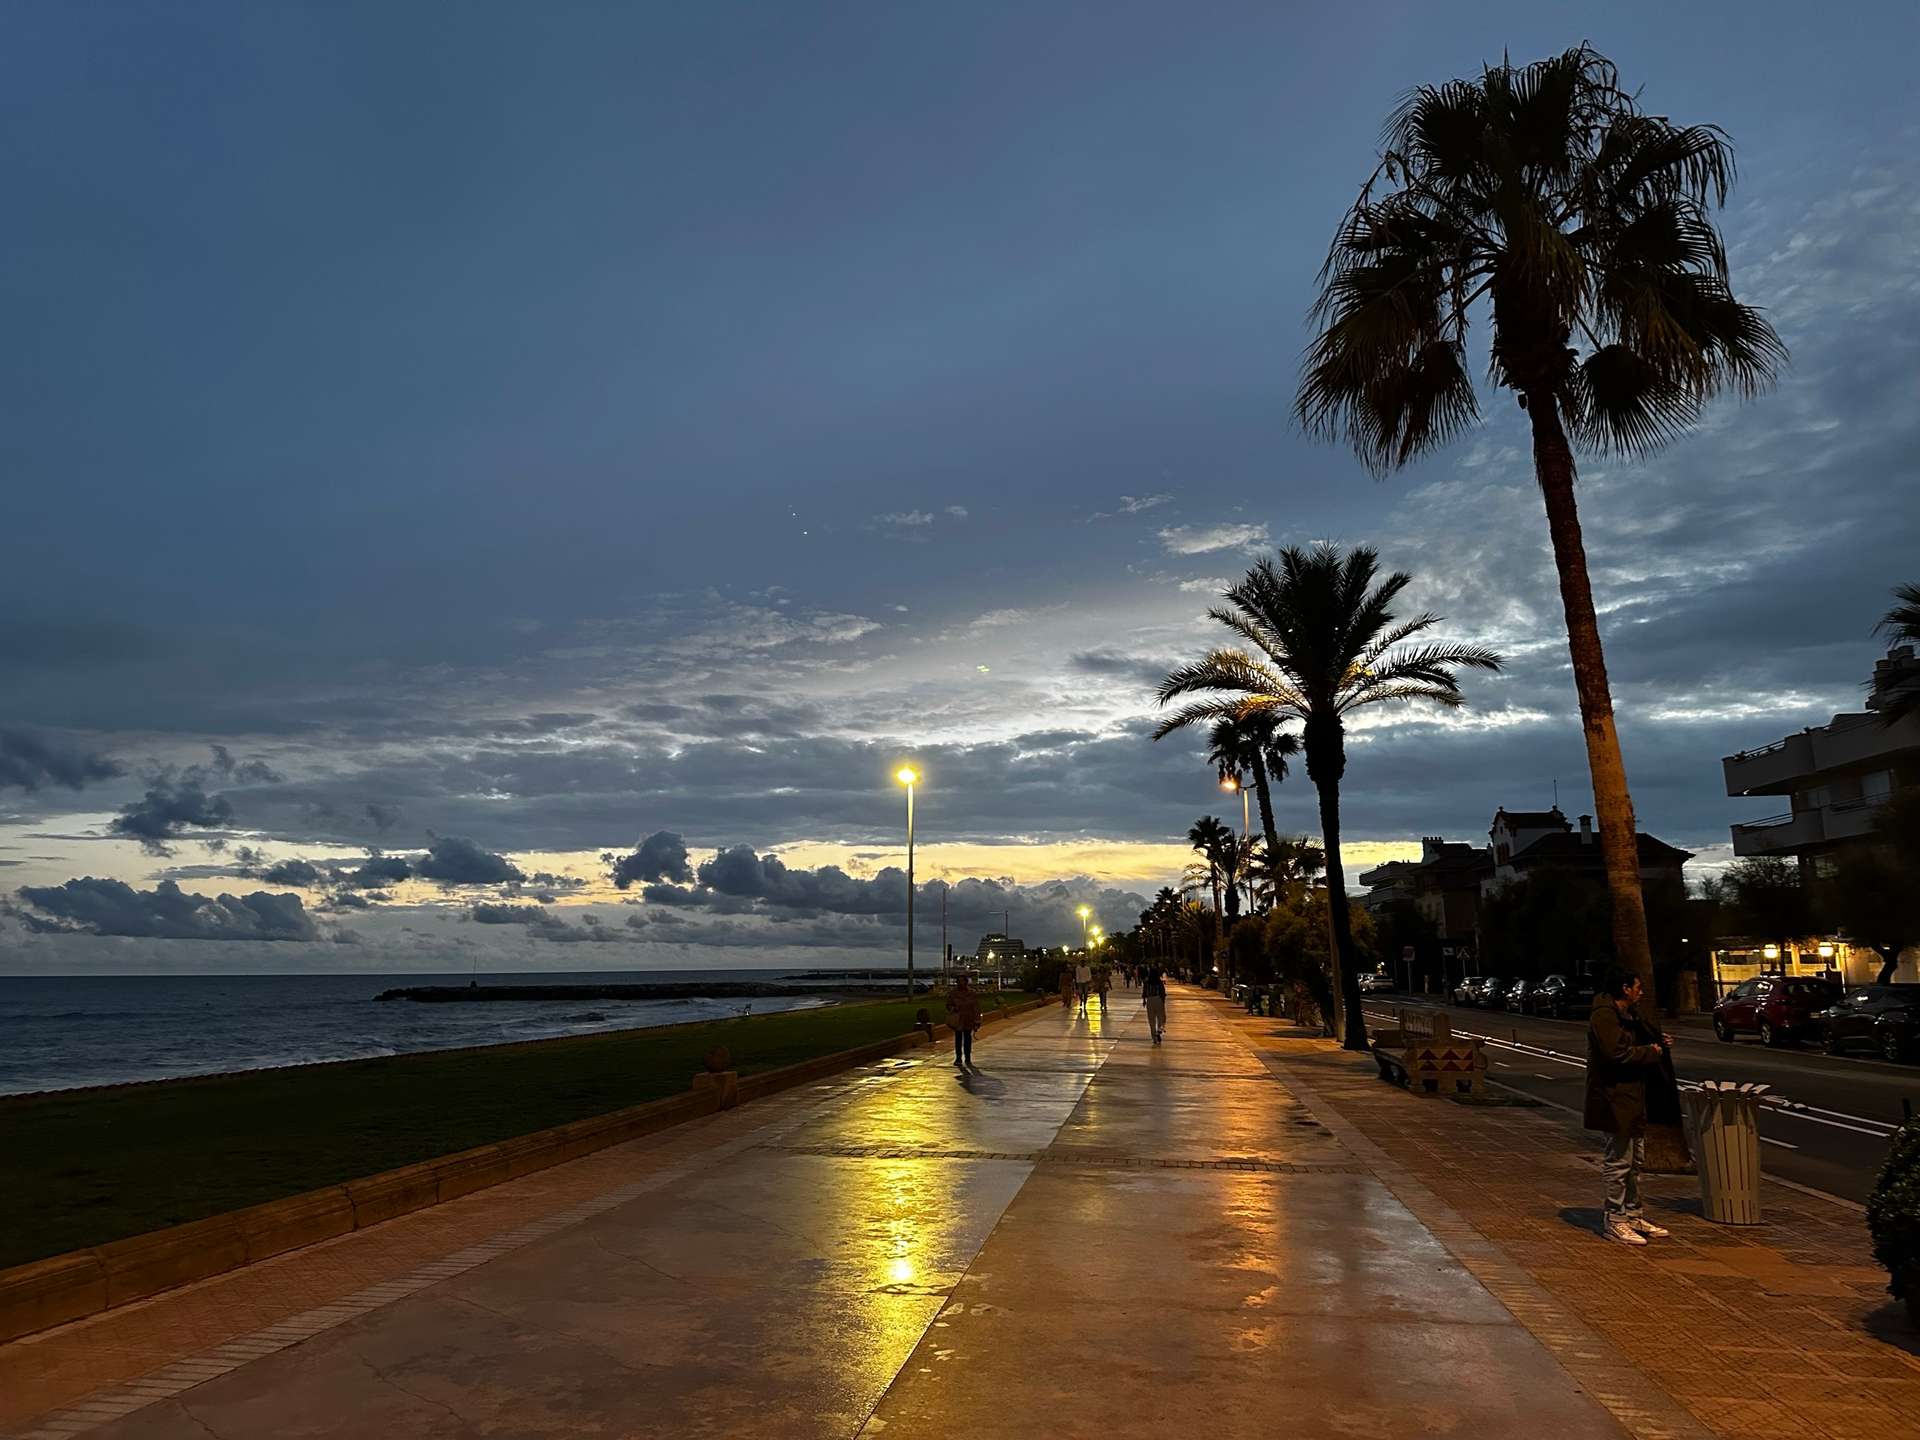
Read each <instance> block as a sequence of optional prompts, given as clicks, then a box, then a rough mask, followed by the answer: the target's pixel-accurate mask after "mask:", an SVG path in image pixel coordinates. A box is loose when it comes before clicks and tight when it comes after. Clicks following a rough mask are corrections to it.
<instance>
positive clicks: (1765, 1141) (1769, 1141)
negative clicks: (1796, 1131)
mask: <svg viewBox="0 0 1920 1440" xmlns="http://www.w3.org/2000/svg"><path fill="white" fill-rule="evenodd" d="M1760 1143H1761V1144H1762V1145H1778V1146H1779V1147H1780V1148H1781V1149H1782V1150H1798V1149H1799V1148H1800V1147H1799V1146H1798V1145H1790V1144H1788V1143H1787V1142H1786V1141H1785V1140H1776V1139H1774V1138H1773V1137H1772V1136H1771V1135H1762V1136H1761V1137H1760Z"/></svg>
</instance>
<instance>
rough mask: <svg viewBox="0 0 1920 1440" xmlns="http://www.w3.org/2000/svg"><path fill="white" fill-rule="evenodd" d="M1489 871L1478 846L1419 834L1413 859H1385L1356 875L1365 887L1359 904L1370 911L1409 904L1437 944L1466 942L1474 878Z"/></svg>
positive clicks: (1476, 885) (1474, 905) (1475, 902)
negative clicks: (1383, 862) (1365, 890)
mask: <svg viewBox="0 0 1920 1440" xmlns="http://www.w3.org/2000/svg"><path fill="white" fill-rule="evenodd" d="M1491 870H1492V861H1491V859H1490V858H1489V852H1488V850H1487V849H1486V848H1485V847H1484V846H1476V845H1470V844H1468V843H1467V842H1466V841H1464V840H1443V839H1441V838H1440V837H1439V836H1438V835H1426V836H1422V837H1421V840H1420V858H1419V859H1418V860H1389V861H1388V862H1387V863H1386V864H1384V865H1376V866H1375V867H1374V868H1373V869H1371V870H1368V871H1365V872H1363V873H1362V874H1361V876H1360V883H1361V884H1362V885H1364V886H1366V887H1367V893H1366V896H1365V898H1364V899H1363V900H1362V901H1361V903H1362V904H1363V905H1365V906H1366V907H1367V909H1368V910H1369V911H1371V912H1372V913H1373V914H1375V915H1379V914H1380V913H1382V912H1383V911H1385V910H1386V909H1387V908H1388V907H1389V906H1391V905H1395V904H1401V903H1404V904H1408V905H1411V906H1412V907H1413V910H1414V913H1415V914H1417V915H1419V916H1420V918H1421V919H1423V920H1425V921H1426V922H1427V923H1428V924H1430V925H1432V926H1433V933H1434V934H1435V935H1436V936H1438V937H1440V938H1441V940H1442V941H1443V943H1447V944H1462V945H1470V944H1472V943H1473V933H1474V929H1475V927H1476V923H1477V922H1476V911H1477V909H1478V906H1479V902H1480V882H1481V880H1482V879H1483V878H1484V877H1485V876H1486V875H1487V874H1488V873H1490V872H1491Z"/></svg>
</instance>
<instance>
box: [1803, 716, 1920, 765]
mask: <svg viewBox="0 0 1920 1440" xmlns="http://www.w3.org/2000/svg"><path fill="white" fill-rule="evenodd" d="M1807 738H1809V739H1811V740H1812V741H1813V759H1812V763H1811V764H1810V765H1809V766H1808V767H1807V768H1808V769H1809V770H1871V769H1879V768H1883V767H1885V766H1887V765H1889V764H1891V763H1892V762H1893V760H1894V758H1895V757H1896V756H1899V755H1903V754H1910V753H1912V752H1914V751H1917V750H1920V715H1910V716H1908V717H1907V718H1906V719H1905V720H1902V721H1901V722H1900V723H1899V724H1897V725H1885V724H1882V723H1881V721H1880V717H1879V716H1878V715H1872V714H1868V715H1836V716H1834V717H1833V723H1832V724H1831V725H1823V726H1821V727H1820V728H1819V729H1818V730H1813V731H1810V732H1808V736H1807Z"/></svg>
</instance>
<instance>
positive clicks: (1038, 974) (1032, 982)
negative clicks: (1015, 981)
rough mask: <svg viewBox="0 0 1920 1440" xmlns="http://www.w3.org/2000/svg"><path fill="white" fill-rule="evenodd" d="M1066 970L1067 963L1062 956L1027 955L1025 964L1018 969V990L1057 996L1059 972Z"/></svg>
mask: <svg viewBox="0 0 1920 1440" xmlns="http://www.w3.org/2000/svg"><path fill="white" fill-rule="evenodd" d="M1066 968H1067V962H1066V959H1065V957H1063V956H1060V955H1029V956H1028V957H1027V959H1026V963H1024V964H1023V965H1021V967H1020V988H1021V989H1022V990H1033V991H1037V992H1038V993H1040V994H1042V995H1057V994H1058V993H1059V992H1060V972H1061V971H1062V970H1064V969H1066Z"/></svg>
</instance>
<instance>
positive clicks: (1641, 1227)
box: [1627, 1215, 1673, 1240]
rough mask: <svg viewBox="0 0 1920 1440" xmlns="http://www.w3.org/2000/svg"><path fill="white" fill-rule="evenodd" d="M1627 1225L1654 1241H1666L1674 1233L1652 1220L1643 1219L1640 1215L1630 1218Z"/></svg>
mask: <svg viewBox="0 0 1920 1440" xmlns="http://www.w3.org/2000/svg"><path fill="white" fill-rule="evenodd" d="M1627 1224H1629V1225H1631V1226H1632V1227H1633V1228H1634V1229H1635V1230H1638V1231H1639V1232H1640V1233H1641V1234H1642V1235H1645V1236H1648V1237H1649V1238H1651V1239H1654V1240H1664V1239H1666V1238H1667V1236H1669V1235H1671V1234H1672V1233H1673V1232H1672V1231H1671V1230H1668V1229H1666V1228H1665V1227H1663V1226H1660V1225H1656V1224H1654V1223H1653V1222H1652V1221H1651V1220H1645V1219H1642V1218H1641V1217H1640V1216H1638V1215H1635V1216H1632V1217H1631V1218H1629V1219H1628V1221H1627Z"/></svg>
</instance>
